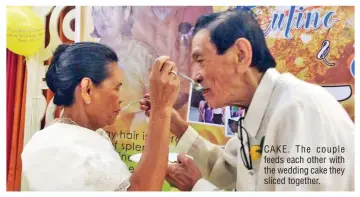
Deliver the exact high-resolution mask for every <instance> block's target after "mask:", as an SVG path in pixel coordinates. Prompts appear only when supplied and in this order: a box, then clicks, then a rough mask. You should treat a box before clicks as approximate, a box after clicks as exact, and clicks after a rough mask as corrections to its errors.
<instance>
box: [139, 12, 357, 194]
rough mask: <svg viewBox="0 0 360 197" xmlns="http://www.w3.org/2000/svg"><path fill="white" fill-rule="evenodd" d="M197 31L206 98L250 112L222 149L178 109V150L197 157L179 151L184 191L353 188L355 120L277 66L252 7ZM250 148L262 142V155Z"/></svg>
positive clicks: (210, 19)
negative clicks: (336, 159) (195, 128)
mask: <svg viewBox="0 0 360 197" xmlns="http://www.w3.org/2000/svg"><path fill="white" fill-rule="evenodd" d="M193 35H194V37H193V40H192V59H193V65H192V69H193V78H194V80H196V82H198V83H200V84H201V85H202V86H203V88H204V90H203V95H204V97H205V99H206V100H207V102H208V103H209V105H210V106H211V107H213V108H221V107H224V106H239V107H241V108H244V109H246V115H245V118H244V119H243V118H240V120H239V127H238V130H237V134H236V135H235V136H234V137H233V138H231V139H230V140H229V141H228V143H227V145H226V147H225V149H221V148H220V147H218V146H216V145H214V144H211V143H210V142H208V141H206V140H205V139H203V138H202V137H201V136H199V135H198V133H197V132H196V131H195V130H194V129H193V128H192V127H191V126H190V125H189V124H188V123H187V122H186V121H184V120H183V119H181V117H180V116H179V115H178V114H177V113H176V111H175V110H174V112H173V115H172V128H171V130H172V132H173V134H175V135H176V136H177V137H179V138H180V141H179V143H178V144H177V148H178V149H179V151H180V152H183V153H186V154H188V155H190V156H192V157H193V160H192V159H190V158H188V157H186V156H184V155H179V157H178V161H179V162H178V164H172V165H169V167H168V173H167V181H168V182H169V183H170V184H172V185H174V186H175V187H177V188H179V189H180V190H182V191H190V190H192V191H201V190H218V189H235V190H237V191H244V190H250V191H256V190H262V191H264V190H265V191H277V190H306V191H309V190H354V123H353V122H352V121H351V119H350V118H349V115H348V114H347V113H346V111H345V110H344V109H343V108H342V106H341V105H340V104H339V103H338V102H337V101H336V100H335V98H333V96H332V95H330V94H329V93H328V92H327V91H326V90H325V89H323V88H322V87H320V86H317V85H314V84H310V83H306V82H304V81H301V80H299V79H297V78H296V77H294V76H293V75H291V74H289V73H284V74H280V73H279V72H278V71H277V70H276V69H275V66H276V63H275V60H274V58H273V57H272V55H271V53H270V51H269V49H268V47H267V45H266V42H265V38H264V34H263V31H262V30H261V28H260V26H259V24H258V23H257V21H256V19H255V18H254V16H253V14H252V12H250V11H247V10H236V11H226V12H221V13H213V14H209V15H203V16H201V17H200V18H199V19H198V21H197V23H196V26H195V29H194V34H193ZM142 104H143V105H142V108H143V109H144V110H149V109H150V106H149V103H148V102H145V101H143V102H142ZM262 139H264V146H263V147H260V144H262V143H260V142H261V141H262ZM253 147H255V148H256V147H260V148H258V149H260V150H258V151H257V152H260V153H262V155H261V158H260V159H257V158H255V157H252V156H251V155H252V154H251V152H253V151H252V149H253ZM250 150H251V151H250ZM336 157H339V158H340V160H339V161H338V162H335V161H334V160H331V159H334V158H336Z"/></svg>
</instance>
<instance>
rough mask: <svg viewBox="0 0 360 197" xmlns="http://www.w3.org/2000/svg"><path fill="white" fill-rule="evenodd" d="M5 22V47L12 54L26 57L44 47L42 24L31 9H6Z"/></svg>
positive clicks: (11, 7) (23, 7) (10, 7)
mask: <svg viewBox="0 0 360 197" xmlns="http://www.w3.org/2000/svg"><path fill="white" fill-rule="evenodd" d="M6 22H7V24H6V28H7V32H6V47H7V48H8V49H9V50H11V51H12V52H14V53H16V54H19V55H23V56H26V57H28V56H31V55H33V54H35V53H36V52H38V51H39V50H40V48H41V47H44V41H45V28H44V24H43V23H42V21H41V19H40V17H39V16H38V15H36V13H35V12H34V11H33V10H32V9H31V8H29V7H27V6H22V7H20V6H18V7H13V6H8V7H6Z"/></svg>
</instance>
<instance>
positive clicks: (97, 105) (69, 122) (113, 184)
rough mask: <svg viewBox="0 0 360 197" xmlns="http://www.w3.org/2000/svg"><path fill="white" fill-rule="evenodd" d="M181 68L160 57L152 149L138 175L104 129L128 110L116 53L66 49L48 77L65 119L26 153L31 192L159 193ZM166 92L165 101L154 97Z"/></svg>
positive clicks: (88, 47) (101, 48)
mask: <svg viewBox="0 0 360 197" xmlns="http://www.w3.org/2000/svg"><path fill="white" fill-rule="evenodd" d="M176 72H177V68H176V66H175V64H174V63H172V62H170V61H168V57H160V58H159V59H158V60H157V61H156V62H155V64H154V66H153V69H152V72H151V76H150V81H151V83H150V94H151V95H152V97H151V101H150V102H151V105H152V106H153V107H154V110H153V111H152V112H151V113H152V115H151V118H150V120H149V131H148V137H147V141H146V146H145V150H144V152H143V155H142V158H141V160H140V162H139V164H138V167H137V168H136V169H135V171H134V172H133V173H132V174H131V173H130V172H129V170H128V168H127V166H126V165H125V164H124V163H123V162H122V160H121V159H120V157H119V155H118V153H117V152H116V151H115V150H114V147H113V146H112V144H111V141H110V140H109V138H108V137H107V135H106V134H105V133H104V131H103V130H102V129H101V128H103V127H104V126H106V125H111V124H113V123H114V121H115V119H116V116H117V115H118V114H119V112H120V111H121V109H120V103H121V102H122V101H121V98H120V94H119V90H120V88H121V86H122V84H123V70H122V69H121V68H120V67H119V66H118V57H117V55H116V54H115V53H114V51H113V50H111V49H110V48H109V47H107V46H105V45H102V44H98V43H90V42H83V43H76V44H74V45H60V46H59V47H58V48H57V49H56V51H55V54H54V57H53V59H52V62H51V64H50V66H49V69H48V71H47V73H46V82H47V84H48V86H49V88H50V90H51V91H53V92H54V94H55V98H54V103H55V104H56V105H58V106H63V107H64V113H63V115H62V117H61V118H59V119H55V120H54V122H53V123H52V124H50V125H49V126H48V127H46V128H45V129H43V130H41V131H38V132H37V133H36V134H35V135H34V136H33V137H32V139H31V140H30V141H29V143H28V144H27V145H26V146H25V148H24V151H23V153H22V162H23V163H22V165H23V173H24V175H25V177H26V178H27V179H28V182H29V186H30V189H31V190H38V191H44V190H47V191H49V190H52V191H127V190H128V191H134V190H135V191H148V190H157V191H160V190H161V188H162V185H163V182H164V178H165V173H166V172H165V171H166V168H167V163H168V152H169V150H168V147H169V144H168V138H169V131H170V117H171V111H172V105H173V104H174V102H175V100H176V98H177V95H178V92H179V86H180V82H179V79H178V77H177V74H176ZM154 93H161V94H154Z"/></svg>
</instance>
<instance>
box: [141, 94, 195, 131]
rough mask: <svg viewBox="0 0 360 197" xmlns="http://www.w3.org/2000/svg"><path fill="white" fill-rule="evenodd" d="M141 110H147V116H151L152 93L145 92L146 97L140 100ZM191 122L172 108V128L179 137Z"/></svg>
mask: <svg viewBox="0 0 360 197" xmlns="http://www.w3.org/2000/svg"><path fill="white" fill-rule="evenodd" d="M140 108H141V110H143V111H145V114H146V115H147V116H150V110H151V103H150V94H149V93H148V94H145V96H144V98H143V99H141V101H140ZM188 126H189V123H187V122H186V121H185V120H184V119H183V118H182V117H181V116H180V114H179V112H178V111H176V110H175V109H173V110H172V114H171V122H170V130H171V132H172V133H173V134H174V135H175V136H176V137H178V138H181V136H182V135H183V134H184V132H185V131H186V129H187V128H188Z"/></svg>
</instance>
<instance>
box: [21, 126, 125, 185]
mask: <svg viewBox="0 0 360 197" xmlns="http://www.w3.org/2000/svg"><path fill="white" fill-rule="evenodd" d="M22 169H23V174H24V176H25V177H26V179H27V180H28V182H29V188H30V190H33V191H126V190H127V188H128V187H129V186H130V182H129V178H130V175H131V173H130V171H129V170H128V168H127V166H126V165H125V163H124V162H123V161H122V160H121V159H120V157H119V154H118V153H117V152H116V151H115V150H114V147H113V145H112V144H111V141H110V139H109V138H108V136H107V135H106V133H105V132H104V131H103V130H101V129H100V130H98V131H96V132H95V131H91V130H89V129H86V128H83V127H80V126H76V125H71V124H65V123H54V124H52V125H50V126H48V127H46V128H45V129H43V130H41V131H38V132H36V133H35V134H34V136H33V137H32V138H31V140H30V141H29V142H28V144H26V146H25V147H24V151H23V153H22Z"/></svg>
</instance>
